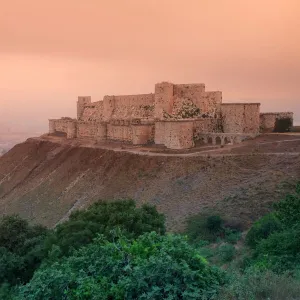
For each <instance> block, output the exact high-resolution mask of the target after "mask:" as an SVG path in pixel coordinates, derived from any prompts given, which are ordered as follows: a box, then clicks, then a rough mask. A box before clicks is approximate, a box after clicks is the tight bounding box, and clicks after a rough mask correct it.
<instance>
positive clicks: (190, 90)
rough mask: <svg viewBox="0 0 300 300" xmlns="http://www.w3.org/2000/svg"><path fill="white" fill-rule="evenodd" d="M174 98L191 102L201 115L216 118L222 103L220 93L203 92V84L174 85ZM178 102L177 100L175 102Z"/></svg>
mask: <svg viewBox="0 0 300 300" xmlns="http://www.w3.org/2000/svg"><path fill="white" fill-rule="evenodd" d="M174 97H175V98H181V99H182V101H184V100H191V101H192V102H193V103H194V104H195V105H196V106H197V107H198V108H199V109H200V112H201V114H204V115H208V116H212V117H213V116H215V115H216V116H218V115H219V113H220V105H221V103H222V92H220V91H216V92H205V84H203V83H200V84H176V85H174ZM177 101H178V100H177Z"/></svg>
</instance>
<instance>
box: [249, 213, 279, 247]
mask: <svg viewBox="0 0 300 300" xmlns="http://www.w3.org/2000/svg"><path fill="white" fill-rule="evenodd" d="M281 228H282V224H281V222H280V221H279V219H278V218H277V217H276V215H275V214H274V213H270V214H267V215H265V216H264V217H262V218H260V219H259V220H258V221H256V222H255V223H254V224H253V225H252V227H251V228H250V230H249V231H248V233H247V235H246V243H247V245H248V246H250V247H252V248H255V247H256V245H257V244H258V243H259V242H260V241H261V240H263V239H266V238H267V237H268V236H269V235H270V234H271V233H273V232H276V231H279V230H281Z"/></svg>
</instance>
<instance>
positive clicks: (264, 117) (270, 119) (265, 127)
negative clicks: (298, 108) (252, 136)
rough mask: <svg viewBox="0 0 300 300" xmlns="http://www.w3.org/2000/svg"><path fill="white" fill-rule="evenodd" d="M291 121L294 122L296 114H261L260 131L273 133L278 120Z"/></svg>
mask: <svg viewBox="0 0 300 300" xmlns="http://www.w3.org/2000/svg"><path fill="white" fill-rule="evenodd" d="M286 118H288V119H291V121H292V122H293V119H294V114H293V113H292V112H274V113H261V114H260V130H261V132H273V131H274V129H275V123H276V120H281V119H286Z"/></svg>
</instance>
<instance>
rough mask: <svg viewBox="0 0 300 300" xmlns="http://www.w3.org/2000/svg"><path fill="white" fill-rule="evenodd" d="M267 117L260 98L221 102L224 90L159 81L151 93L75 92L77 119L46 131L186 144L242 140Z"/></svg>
mask: <svg viewBox="0 0 300 300" xmlns="http://www.w3.org/2000/svg"><path fill="white" fill-rule="evenodd" d="M288 114H289V113H288ZM268 116H272V118H275V119H276V118H278V117H280V116H281V117H282V116H283V114H282V113H280V114H278V113H277V114H276V113H274V114H270V115H268ZM274 116H275V117H274ZM269 119H270V117H267V114H260V103H222V92H221V91H205V84H203V83H199V84H198V83H194V84H173V83H170V82H161V83H157V84H155V87H154V93H149V94H139V95H106V96H104V97H103V99H102V100H100V101H96V102H92V99H91V97H90V96H79V97H78V101H77V118H76V119H72V118H68V117H63V118H61V119H50V120H49V133H50V134H53V133H55V132H64V133H65V134H66V135H67V138H76V137H78V138H81V137H83V138H84V137H89V138H94V139H95V140H105V139H108V140H118V141H123V142H129V143H132V144H135V145H139V144H146V143H155V144H163V145H165V146H166V147H167V148H171V149H187V148H191V147H193V146H194V141H195V140H203V141H204V142H208V141H209V140H211V141H212V143H215V142H216V139H218V138H220V139H221V143H222V144H224V143H226V142H228V143H229V142H230V143H234V142H240V141H241V140H243V139H242V138H241V137H244V136H255V135H257V134H259V131H260V128H262V124H263V126H265V127H268V128H269V127H270V126H271V123H272V122H271V121H270V120H269ZM272 120H273V119H272ZM273 126H274V124H273Z"/></svg>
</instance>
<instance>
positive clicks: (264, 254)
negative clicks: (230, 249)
mask: <svg viewBox="0 0 300 300" xmlns="http://www.w3.org/2000/svg"><path fill="white" fill-rule="evenodd" d="M255 259H256V265H259V266H262V267H263V268H266V269H271V270H273V271H276V272H278V273H282V272H284V271H286V270H290V271H292V270H293V269H294V267H295V266H296V265H300V226H299V227H297V228H293V229H290V230H284V231H280V232H275V233H273V234H271V235H270V236H269V237H268V238H267V239H265V240H263V241H261V242H260V243H259V244H258V245H257V247H256V251H255Z"/></svg>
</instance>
